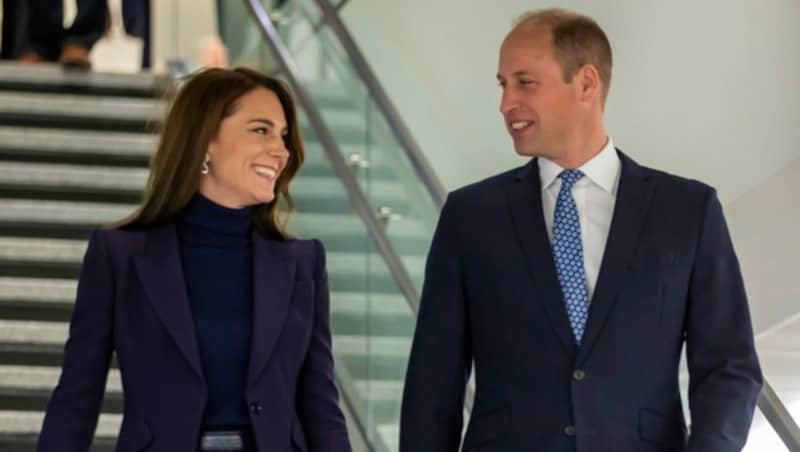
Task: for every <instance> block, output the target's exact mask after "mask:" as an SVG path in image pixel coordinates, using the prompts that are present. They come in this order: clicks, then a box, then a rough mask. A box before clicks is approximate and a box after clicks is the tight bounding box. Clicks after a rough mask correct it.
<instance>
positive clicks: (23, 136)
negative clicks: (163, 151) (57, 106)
mask: <svg viewBox="0 0 800 452" xmlns="http://www.w3.org/2000/svg"><path fill="white" fill-rule="evenodd" d="M157 141H158V139H157V137H156V136H155V135H152V134H144V133H126V132H108V131H105V132H96V131H89V130H69V129H54V128H38V127H7V126H0V159H3V160H6V161H19V162H25V161H27V162H48V163H78V164H86V165H109V166H110V165H115V166H133V167H136V166H139V167H142V168H144V167H146V166H147V162H148V159H149V157H150V154H151V153H152V152H153V151H154V150H155V148H156V145H157Z"/></svg>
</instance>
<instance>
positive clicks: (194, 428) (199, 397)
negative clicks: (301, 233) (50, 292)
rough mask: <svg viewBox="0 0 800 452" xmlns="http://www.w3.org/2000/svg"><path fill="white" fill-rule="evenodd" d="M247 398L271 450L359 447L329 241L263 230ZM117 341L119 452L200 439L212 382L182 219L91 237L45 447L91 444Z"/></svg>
mask: <svg viewBox="0 0 800 452" xmlns="http://www.w3.org/2000/svg"><path fill="white" fill-rule="evenodd" d="M252 246H253V272H254V273H253V286H254V294H253V296H254V300H253V338H252V347H251V356H250V365H249V373H248V380H247V389H246V394H243V397H246V400H247V403H248V404H249V407H250V417H251V421H252V427H253V429H254V433H255V438H256V442H257V445H258V448H259V450H264V451H270V452H288V451H314V452H317V451H331V452H340V451H349V450H350V446H349V441H348V437H347V431H346V427H345V422H344V417H343V415H342V412H341V410H340V409H339V406H338V393H337V390H336V388H335V386H334V375H333V359H332V354H331V333H330V327H329V302H328V281H327V274H326V271H325V253H324V250H323V248H322V244H321V243H320V242H319V241H309V240H289V241H284V242H280V241H274V240H268V239H265V238H263V237H262V236H261V235H259V234H258V233H255V232H254V233H253V245H252ZM112 351H114V352H116V355H117V360H118V362H119V368H120V373H121V376H122V385H123V395H124V415H123V421H122V427H121V430H120V433H119V440H118V443H117V451H118V452H138V451H149V452H176V451H194V450H197V442H198V437H199V433H200V430H201V427H202V426H201V421H202V416H203V409H204V406H205V403H206V386H205V385H206V383H205V381H204V378H203V372H202V367H201V363H200V356H199V354H198V349H197V342H196V339H195V332H194V325H193V322H192V313H191V311H190V305H189V300H188V298H187V295H186V288H185V284H184V279H183V272H182V270H181V263H180V256H179V250H178V241H177V236H176V232H175V227H174V226H173V225H167V226H164V227H160V228H154V229H143V230H125V231H121V230H98V231H95V232H94V234H93V235H92V237H91V240H90V241H89V247H88V249H87V251H86V256H85V258H84V262H83V267H82V269H81V275H80V281H79V283H78V296H77V301H76V303H75V308H74V312H73V316H72V323H71V325H70V335H69V340H68V341H67V344H66V347H65V351H64V362H63V370H62V374H61V378H60V380H59V383H58V386H57V387H56V388H55V390H54V392H53V395H52V398H51V399H50V402H49V404H48V407H47V414H46V417H45V421H44V426H43V428H42V432H41V435H40V437H39V444H38V451H40V452H73V451H74V452H87V451H88V450H89V445H90V443H91V440H92V436H93V433H94V430H95V426H96V424H97V418H98V413H99V410H100V406H101V402H102V398H103V393H104V387H105V383H106V378H107V374H108V369H109V364H110V360H111V353H112Z"/></svg>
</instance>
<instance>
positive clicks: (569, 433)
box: [564, 425, 575, 436]
mask: <svg viewBox="0 0 800 452" xmlns="http://www.w3.org/2000/svg"><path fill="white" fill-rule="evenodd" d="M564 434H565V435H567V436H575V426H574V425H568V426H566V427H564Z"/></svg>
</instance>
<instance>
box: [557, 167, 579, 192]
mask: <svg viewBox="0 0 800 452" xmlns="http://www.w3.org/2000/svg"><path fill="white" fill-rule="evenodd" d="M558 177H560V178H561V180H562V181H563V184H564V185H565V186H567V187H569V188H572V186H573V185H575V182H578V181H579V180H581V178H582V177H583V172H582V171H581V170H564V171H562V172H561V174H559V175H558Z"/></svg>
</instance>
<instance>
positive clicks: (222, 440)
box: [198, 430, 256, 452]
mask: <svg viewBox="0 0 800 452" xmlns="http://www.w3.org/2000/svg"><path fill="white" fill-rule="evenodd" d="M198 450H199V451H202V452H207V451H208V452H211V451H214V452H256V440H255V438H254V437H253V432H252V431H250V430H205V431H203V432H202V433H200V448H199V449H198Z"/></svg>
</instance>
